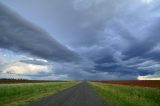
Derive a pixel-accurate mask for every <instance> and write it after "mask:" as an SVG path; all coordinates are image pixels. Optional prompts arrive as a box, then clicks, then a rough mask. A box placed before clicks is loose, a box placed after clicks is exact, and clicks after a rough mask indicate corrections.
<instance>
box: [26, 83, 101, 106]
mask: <svg viewBox="0 0 160 106" xmlns="http://www.w3.org/2000/svg"><path fill="white" fill-rule="evenodd" d="M28 106H103V104H102V103H101V102H100V100H99V99H98V98H97V96H96V94H95V92H94V90H93V89H92V88H91V87H90V86H89V84H88V83H87V82H82V83H80V84H78V85H76V86H74V87H71V88H68V89H65V90H63V91H61V92H59V93H57V94H53V95H50V96H48V97H45V98H42V99H40V100H38V101H35V102H33V103H31V104H29V105H28Z"/></svg>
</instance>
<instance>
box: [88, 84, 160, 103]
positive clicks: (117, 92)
mask: <svg viewBox="0 0 160 106" xmlns="http://www.w3.org/2000/svg"><path fill="white" fill-rule="evenodd" d="M90 84H91V86H92V87H93V88H94V89H95V91H96V92H97V94H98V96H99V97H100V98H101V99H102V100H103V102H104V103H105V104H106V105H107V106H160V89H158V88H147V87H133V86H124V85H115V84H103V83H96V82H91V83H90Z"/></svg>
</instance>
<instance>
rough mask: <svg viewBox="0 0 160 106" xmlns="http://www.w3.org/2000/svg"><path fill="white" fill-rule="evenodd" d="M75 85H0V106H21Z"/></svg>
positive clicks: (54, 83) (71, 83)
mask: <svg viewBox="0 0 160 106" xmlns="http://www.w3.org/2000/svg"><path fill="white" fill-rule="evenodd" d="M75 84H77V82H45V83H23V84H0V106H22V105H24V104H27V103H29V102H31V101H34V100H37V99H39V98H41V97H44V96H47V95H49V94H53V93H56V92H58V91H60V90H63V89H65V88H68V87H71V86H73V85H75Z"/></svg>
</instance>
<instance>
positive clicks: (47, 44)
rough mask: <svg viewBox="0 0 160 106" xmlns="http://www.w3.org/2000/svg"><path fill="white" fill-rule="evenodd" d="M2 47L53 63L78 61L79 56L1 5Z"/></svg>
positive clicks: (0, 27)
mask: <svg viewBox="0 0 160 106" xmlns="http://www.w3.org/2000/svg"><path fill="white" fill-rule="evenodd" d="M0 47H1V48H4V49H9V50H13V51H15V52H17V51H18V52H22V53H27V54H30V55H34V56H37V57H40V58H44V59H47V60H52V61H76V60H78V59H79V56H78V54H76V53H75V52H73V51H71V50H69V49H68V48H67V47H65V46H64V45H62V44H60V43H59V42H58V41H56V40H55V39H54V38H53V37H51V36H50V35H48V33H47V32H45V31H44V30H42V29H41V28H38V27H36V26H34V25H32V24H31V23H29V22H27V21H26V20H24V19H22V18H21V16H19V15H17V14H16V13H14V12H12V11H11V10H10V9H8V8H6V7H5V6H4V5H2V4H0Z"/></svg>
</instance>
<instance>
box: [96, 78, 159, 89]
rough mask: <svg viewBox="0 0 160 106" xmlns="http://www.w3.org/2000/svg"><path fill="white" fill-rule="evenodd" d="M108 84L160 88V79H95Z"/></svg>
mask: <svg viewBox="0 0 160 106" xmlns="http://www.w3.org/2000/svg"><path fill="white" fill-rule="evenodd" d="M94 82H100V83H106V84H120V85H127V86H140V87H153V88H160V80H127V81H94Z"/></svg>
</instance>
